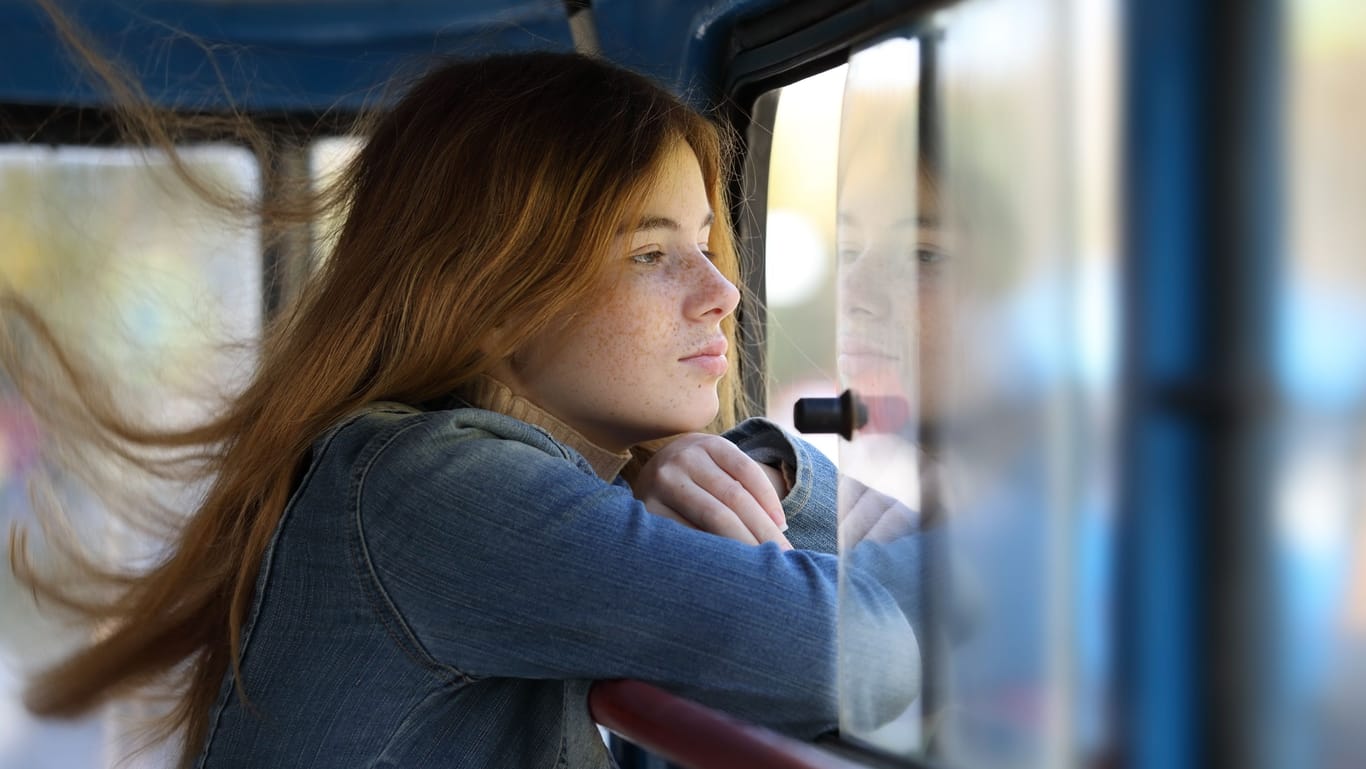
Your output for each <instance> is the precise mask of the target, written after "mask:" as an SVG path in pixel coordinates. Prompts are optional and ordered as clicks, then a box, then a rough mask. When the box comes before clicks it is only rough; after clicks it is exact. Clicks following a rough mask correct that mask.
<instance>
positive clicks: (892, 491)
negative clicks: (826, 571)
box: [839, 436, 954, 547]
mask: <svg viewBox="0 0 1366 769" xmlns="http://www.w3.org/2000/svg"><path fill="white" fill-rule="evenodd" d="M859 440H861V441H863V443H862V445H861V446H859V449H860V450H861V451H862V453H861V454H857V455H853V452H850V454H851V455H852V456H851V457H849V459H850V460H851V461H849V462H847V465H848V467H849V468H850V469H849V470H847V471H846V472H845V474H844V475H842V476H841V478H840V492H839V496H840V542H841V546H842V547H851V546H853V545H857V544H858V543H859V542H862V541H863V540H864V539H871V540H872V541H874V542H890V541H891V540H893V539H896V538H898V537H902V536H905V535H907V534H911V533H913V532H916V531H919V530H921V529H923V528H925V527H927V526H934V525H935V524H937V523H939V522H941V521H942V520H943V519H944V517H945V516H946V514H947V511H948V510H950V509H952V508H953V506H954V500H953V498H952V496H953V495H952V493H951V492H952V490H951V489H950V484H949V483H948V478H947V469H946V468H945V466H944V465H943V463H941V462H938V461H936V460H934V459H931V458H930V457H929V456H928V455H926V454H925V453H924V452H922V451H920V450H919V449H918V448H916V447H915V446H914V445H913V444H910V443H907V442H905V441H903V440H901V439H899V438H895V437H892V436H871V438H870V439H868V440H864V438H863V437H862V436H860V439H859ZM855 443H858V441H855ZM910 467H915V468H917V469H916V471H915V472H910V471H909V468H910ZM855 474H857V476H858V477H854V475H855ZM925 505H929V506H930V507H929V508H928V509H921V507H922V506H925Z"/></svg>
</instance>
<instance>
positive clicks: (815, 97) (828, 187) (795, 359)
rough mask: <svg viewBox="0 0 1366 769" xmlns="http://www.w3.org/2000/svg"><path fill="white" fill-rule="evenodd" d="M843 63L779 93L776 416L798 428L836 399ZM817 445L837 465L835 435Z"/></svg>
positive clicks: (774, 245)
mask: <svg viewBox="0 0 1366 769" xmlns="http://www.w3.org/2000/svg"><path fill="white" fill-rule="evenodd" d="M847 69H848V68H847V67H845V66H843V65H841V66H839V67H835V68H834V69H830V70H826V71H825V72H821V73H820V74H817V75H813V76H811V77H808V78H806V79H805V80H801V81H799V82H796V83H793V84H792V85H789V86H785V87H784V88H782V89H780V91H779V93H778V108H777V114H776V116H775V118H774V123H773V141H772V144H771V145H770V149H769V152H770V166H769V171H768V173H769V177H768V207H767V220H766V224H765V229H764V240H765V254H764V261H765V264H764V276H765V286H764V290H765V294H766V300H767V326H766V335H767V339H768V355H767V377H768V410H767V416H768V417H769V418H770V419H773V420H774V421H776V422H778V423H779V424H781V425H783V426H785V427H787V428H788V429H792V428H793V425H792V408H793V406H794V405H795V404H796V402H797V400H798V399H799V398H805V397H819V398H825V397H830V396H832V395H834V394H835V393H836V390H835V386H836V380H837V376H836V373H835V326H834V324H833V323H831V319H832V318H833V317H834V313H835V293H836V292H835V280H834V276H835V170H836V165H837V160H838V158H837V152H838V148H839V125H840V105H841V103H842V101H843V99H844V77H845V71H846V70H847ZM808 439H809V440H810V441H811V442H812V443H814V444H816V445H817V446H819V447H820V448H821V449H822V450H823V451H825V453H826V454H828V455H829V456H830V457H832V458H836V457H837V456H838V448H837V442H836V439H835V437H834V436H829V435H812V436H808Z"/></svg>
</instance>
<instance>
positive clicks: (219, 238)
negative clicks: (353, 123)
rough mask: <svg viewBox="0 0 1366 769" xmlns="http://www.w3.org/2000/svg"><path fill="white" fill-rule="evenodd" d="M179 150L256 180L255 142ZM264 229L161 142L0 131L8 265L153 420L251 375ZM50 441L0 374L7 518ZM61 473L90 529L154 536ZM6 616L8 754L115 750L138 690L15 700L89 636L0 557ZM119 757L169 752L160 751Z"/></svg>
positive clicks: (3, 752) (252, 187)
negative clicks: (81, 701)
mask: <svg viewBox="0 0 1366 769" xmlns="http://www.w3.org/2000/svg"><path fill="white" fill-rule="evenodd" d="M183 153H184V157H185V159H186V161H187V162H188V164H189V165H190V166H191V167H192V168H193V169H194V170H195V171H196V172H198V173H200V174H202V175H203V176H204V177H205V178H207V179H210V180H212V181H214V182H216V183H219V184H221V185H223V186H224V187H225V188H226V189H228V190H231V191H234V192H237V193H240V194H245V195H250V194H255V192H256V190H257V188H258V186H259V182H258V174H257V165H256V162H255V160H254V159H253V158H252V156H251V155H250V154H249V153H248V152H246V151H245V150H242V149H240V148H235V147H222V146H203V147H188V148H185V149H184V150H183ZM258 241H259V236H258V233H257V231H256V228H255V227H254V226H246V225H243V224H241V223H234V222H229V221H227V220H226V219H225V218H224V216H223V215H222V214H220V213H219V212H217V211H216V210H213V209H211V208H209V207H207V206H206V205H205V204H203V203H202V202H200V199H199V198H198V197H196V196H195V195H194V194H193V193H192V192H190V191H189V190H187V189H185V188H184V187H183V185H182V184H181V183H180V182H179V181H178V180H176V179H175V177H174V176H173V174H172V173H171V171H170V169H169V166H168V164H167V163H166V162H165V160H164V158H162V157H158V156H157V155H155V154H153V155H150V156H144V155H143V154H142V153H139V152H137V151H131V150H124V149H89V148H56V149H49V148H44V147H38V146H6V147H0V242H3V243H4V244H5V251H4V254H3V257H0V277H2V278H3V280H4V282H5V283H6V284H7V285H8V286H10V287H13V288H14V289H17V290H18V291H19V292H20V293H22V294H23V295H24V296H26V297H27V298H28V299H30V300H31V301H32V302H34V303H35V304H36V305H37V306H38V308H39V309H40V310H41V311H42V312H43V313H44V315H45V316H46V317H47V319H48V320H49V321H50V322H51V323H52V324H53V325H54V326H55V327H56V328H57V329H58V331H59V332H60V333H61V334H63V335H64V336H66V337H67V338H69V339H71V340H74V341H76V342H78V344H79V345H80V349H81V350H82V351H83V352H89V353H93V354H97V355H98V356H99V361H98V363H99V364H100V365H101V368H100V370H101V372H104V371H110V372H117V374H118V379H117V380H115V381H111V383H110V384H111V386H115V387H118V388H119V390H118V392H119V397H120V401H121V402H122V403H125V404H127V405H128V406H129V407H130V409H131V410H132V411H133V412H134V413H135V414H140V415H146V416H147V417H148V418H149V419H152V420H154V421H155V422H157V423H160V424H170V423H181V422H185V421H188V420H193V419H195V418H196V417H197V416H198V415H200V414H202V413H204V412H203V409H204V408H205V407H206V404H207V403H209V402H211V399H212V398H213V397H215V396H217V395H219V394H221V393H223V392H224V391H225V390H227V391H231V390H232V389H234V388H235V387H238V386H240V385H242V384H244V383H245V380H246V377H247V376H248V375H249V373H250V370H251V367H252V366H253V351H252V348H253V342H254V340H255V339H257V337H258V336H259V332H260V328H261V293H262V292H261V256H260V245H259V242H258ZM46 446H47V444H46V443H45V441H44V437H43V435H42V434H41V432H40V431H39V430H38V429H37V427H36V426H35V424H34V422H33V420H32V419H31V417H30V416H29V413H28V411H27V408H26V407H25V406H24V405H23V404H22V402H21V401H19V400H18V399H17V398H16V397H15V396H14V395H13V392H12V387H11V386H10V385H9V383H8V382H0V495H3V498H4V504H3V505H2V506H0V524H4V528H5V529H6V530H8V528H9V524H12V523H21V524H28V525H30V528H32V526H31V524H32V518H31V511H30V508H29V501H28V499H29V498H28V492H27V484H28V481H29V480H30V479H31V478H32V477H33V476H34V475H35V474H38V473H43V472H44V471H45V469H46V468H47V464H46V461H45V459H44V450H45V448H46ZM120 482H121V483H126V484H129V485H134V484H142V483H145V482H146V479H139V478H131V477H127V478H125V477H120ZM54 483H55V487H56V491H57V493H58V494H60V495H61V498H62V500H63V502H64V503H65V506H66V508H67V509H68V511H69V512H70V514H71V518H72V520H73V522H74V524H75V525H76V526H77V527H80V533H81V536H82V538H83V539H84V540H85V541H86V542H88V543H90V545H91V546H92V547H94V548H96V549H97V550H101V551H103V554H105V555H108V556H109V557H110V558H111V559H126V558H129V557H136V556H137V555H139V554H146V553H148V551H149V549H150V548H152V547H154V546H155V543H149V542H147V541H146V539H145V537H142V536H140V535H138V534H136V533H134V532H131V531H128V530H125V529H115V528H114V527H113V526H112V525H111V524H109V522H108V521H107V520H106V519H105V516H102V515H101V514H100V511H99V510H98V509H95V508H94V506H93V503H92V502H91V500H90V497H89V495H87V494H86V493H85V492H84V490H83V489H81V488H80V487H79V486H77V485H75V484H74V483H72V482H71V481H69V480H67V479H64V478H61V477H57V478H55V479H54ZM168 493H170V492H168ZM35 535H36V532H35ZM36 539H37V541H36V542H34V544H33V549H34V550H35V551H37V554H38V555H39V556H41V555H42V546H41V537H36ZM0 617H3V620H0V766H24V767H29V768H30V769H43V768H45V767H50V768H51V769H69V768H74V767H97V766H112V765H114V764H113V762H114V761H115V760H116V758H117V757H119V756H121V755H122V754H123V753H124V752H126V748H127V747H128V744H126V738H125V737H124V735H123V734H122V733H121V726H120V725H121V724H122V723H123V720H124V719H125V718H127V717H128V716H130V715H132V713H131V711H130V710H129V708H130V707H131V706H127V705H117V706H114V707H111V708H108V709H106V710H105V711H104V712H103V713H102V714H101V715H98V716H95V717H93V718H90V719H87V720H85V721H83V722H79V723H75V724H64V723H58V722H48V721H38V720H35V719H32V718H30V717H29V716H28V715H27V713H26V712H25V711H24V709H23V706H22V705H21V704H20V702H19V693H20V689H21V687H22V684H23V671H25V670H28V669H31V668H33V667H35V666H38V665H40V664H42V663H43V662H45V661H55V659H56V658H57V657H58V656H60V655H61V654H62V653H64V652H65V651H67V650H69V649H71V648H73V647H74V646H75V645H76V644H78V643H80V641H81V639H80V638H79V637H78V636H73V635H72V634H71V631H70V630H68V629H66V628H63V627H62V626H61V624H60V623H59V622H58V621H56V620H55V619H53V618H52V617H50V616H47V615H44V614H41V613H39V612H38V610H37V609H36V607H35V606H34V605H33V602H32V600H31V598H30V597H29V594H28V593H27V591H25V590H23V589H22V588H20V587H19V586H18V585H17V584H16V583H15V582H14V578H13V576H12V575H11V574H10V570H9V569H8V568H6V569H3V570H0ZM122 765H123V766H127V767H130V769H137V768H138V767H144V766H159V765H161V764H160V758H159V757H158V756H157V755H156V754H155V753H152V754H148V755H144V756H142V757H139V758H138V759H135V760H133V761H131V762H128V763H126V764H122Z"/></svg>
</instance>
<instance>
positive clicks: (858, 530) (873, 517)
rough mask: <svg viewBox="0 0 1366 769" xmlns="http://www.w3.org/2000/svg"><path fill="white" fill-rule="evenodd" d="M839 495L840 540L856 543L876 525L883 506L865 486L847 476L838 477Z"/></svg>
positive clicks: (850, 543) (851, 543)
mask: <svg viewBox="0 0 1366 769" xmlns="http://www.w3.org/2000/svg"><path fill="white" fill-rule="evenodd" d="M839 495H840V502H841V504H840V506H839V507H840V541H841V542H842V543H847V544H848V545H850V546H852V545H856V544H858V543H860V542H862V541H863V539H864V537H866V536H868V532H869V531H871V530H872V528H873V526H875V525H877V519H878V516H879V515H880V513H881V511H882V508H883V506H882V505H880V504H878V501H877V498H876V497H875V496H874V495H873V494H872V493H871V492H870V490H869V488H868V487H867V486H865V485H863V484H862V483H859V482H858V481H856V480H854V479H853V478H850V477H849V476H845V477H843V478H841V479H840V486H839ZM845 500H848V501H847V502H846V501H845Z"/></svg>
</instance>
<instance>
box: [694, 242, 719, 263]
mask: <svg viewBox="0 0 1366 769" xmlns="http://www.w3.org/2000/svg"><path fill="white" fill-rule="evenodd" d="M697 247H698V248H699V249H700V250H701V251H702V255H703V256H705V257H707V259H708V260H710V261H713V262H714V261H716V253H715V252H713V251H712V250H711V249H710V248H707V244H706V243H698V244H697Z"/></svg>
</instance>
